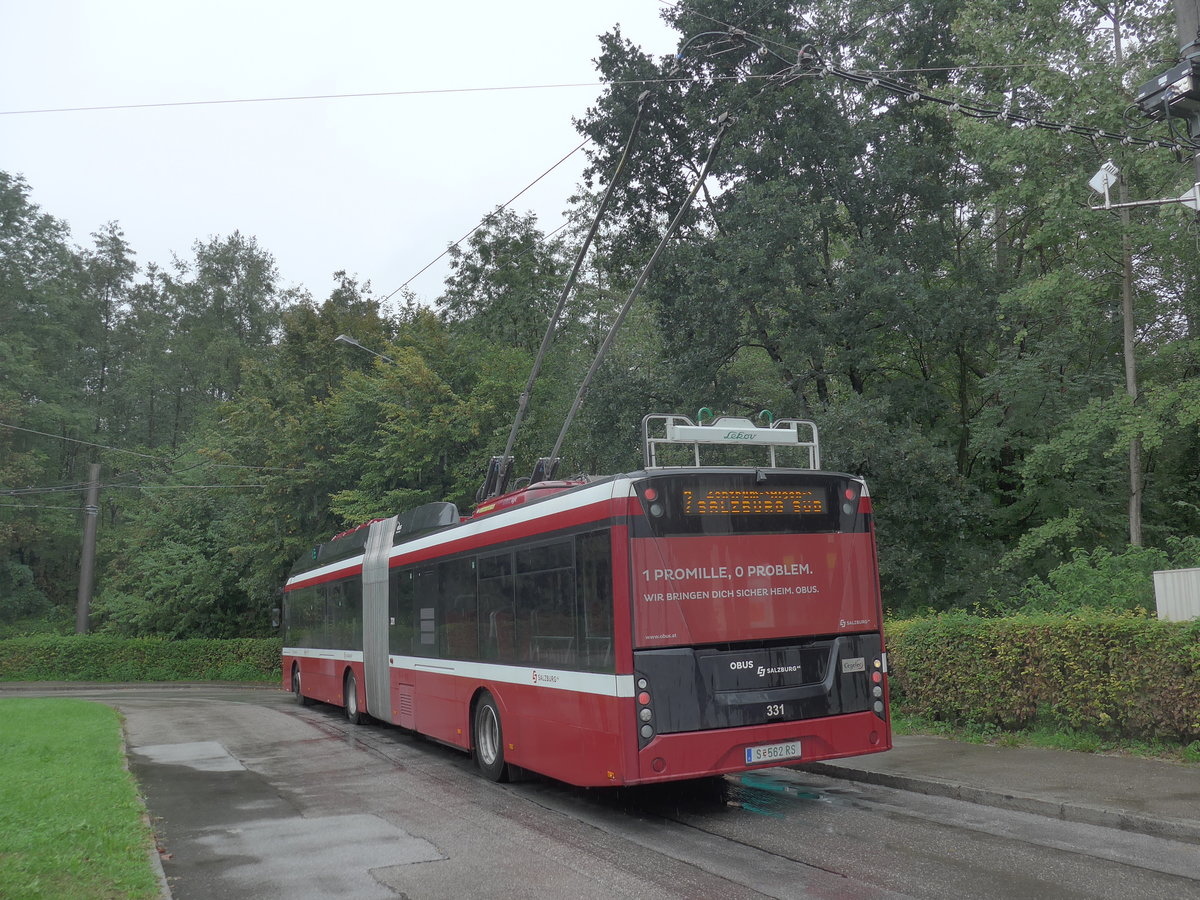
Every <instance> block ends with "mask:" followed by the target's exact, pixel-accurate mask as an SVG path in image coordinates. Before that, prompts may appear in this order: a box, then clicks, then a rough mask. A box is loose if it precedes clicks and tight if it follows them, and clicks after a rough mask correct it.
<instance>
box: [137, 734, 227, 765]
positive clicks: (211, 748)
mask: <svg viewBox="0 0 1200 900" xmlns="http://www.w3.org/2000/svg"><path fill="white" fill-rule="evenodd" d="M130 749H131V750H132V751H133V752H134V753H136V754H137V755H138V756H144V757H145V758H146V759H148V760H150V762H154V763H159V764H160V765H168V766H187V767H188V768H190V769H196V770H197V771H199V772H240V771H242V770H243V769H245V766H243V765H242V764H241V763H240V762H238V761H237V759H235V758H234V757H233V756H232V755H231V754H230V753H229V751H228V750H226V749H225V746H224V745H223V744H221V743H219V742H217V741H189V742H187V743H183V744H151V745H149V746H145V747H131V748H130Z"/></svg>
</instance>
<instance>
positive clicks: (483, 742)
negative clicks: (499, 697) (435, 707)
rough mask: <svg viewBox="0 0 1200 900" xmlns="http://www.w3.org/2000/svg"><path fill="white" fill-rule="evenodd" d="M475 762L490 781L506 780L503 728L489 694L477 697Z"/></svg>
mask: <svg viewBox="0 0 1200 900" xmlns="http://www.w3.org/2000/svg"><path fill="white" fill-rule="evenodd" d="M472 730H473V732H474V735H473V737H474V741H473V742H474V744H475V764H476V765H477V766H479V771H480V772H482V773H483V774H484V775H486V776H487V777H488V778H490V779H491V780H492V781H508V766H506V765H505V763H504V729H503V728H502V727H501V726H500V710H499V708H497V706H496V701H495V699H493V697H492V695H491V694H484V695H483V696H482V697H480V698H479V705H478V706H476V707H475V723H474V727H473V729H472Z"/></svg>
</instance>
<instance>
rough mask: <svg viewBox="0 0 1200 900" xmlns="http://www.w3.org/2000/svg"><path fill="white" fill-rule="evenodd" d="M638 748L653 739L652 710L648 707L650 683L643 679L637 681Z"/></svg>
mask: <svg viewBox="0 0 1200 900" xmlns="http://www.w3.org/2000/svg"><path fill="white" fill-rule="evenodd" d="M637 689H638V695H637V721H638V747H639V749H640V748H642V747H645V746H646V744H648V743H650V740H651V738H653V737H654V710H653V709H652V708H651V705H650V682H648V681H647V680H646V679H645V678H643V677H640V676H639V677H638V680H637Z"/></svg>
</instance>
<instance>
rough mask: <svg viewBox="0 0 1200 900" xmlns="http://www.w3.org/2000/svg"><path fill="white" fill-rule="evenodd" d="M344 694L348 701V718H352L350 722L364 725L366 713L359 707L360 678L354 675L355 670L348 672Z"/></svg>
mask: <svg viewBox="0 0 1200 900" xmlns="http://www.w3.org/2000/svg"><path fill="white" fill-rule="evenodd" d="M342 695H343V699H344V700H345V701H346V718H347V719H349V720H350V724H351V725H362V724H363V723H364V722H366V721H367V716H366V714H365V713H364V712H363V711H362V710H361V709H359V708H358V679H357V678H355V677H354V673H353V672H347V673H346V682H345V684H344V685H343V692H342Z"/></svg>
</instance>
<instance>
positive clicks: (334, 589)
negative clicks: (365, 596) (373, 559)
mask: <svg viewBox="0 0 1200 900" xmlns="http://www.w3.org/2000/svg"><path fill="white" fill-rule="evenodd" d="M325 588H326V594H325V613H326V619H327V621H328V623H329V647H330V649H332V650H361V649H362V578H361V576H358V575H354V576H352V577H350V578H347V579H345V580H343V581H333V582H330V583H329V584H327V585H325Z"/></svg>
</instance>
